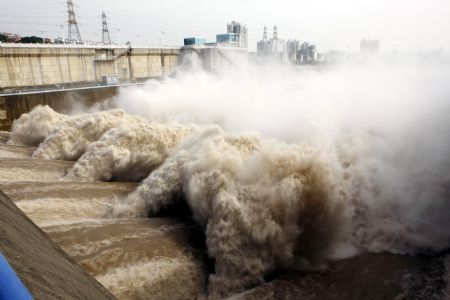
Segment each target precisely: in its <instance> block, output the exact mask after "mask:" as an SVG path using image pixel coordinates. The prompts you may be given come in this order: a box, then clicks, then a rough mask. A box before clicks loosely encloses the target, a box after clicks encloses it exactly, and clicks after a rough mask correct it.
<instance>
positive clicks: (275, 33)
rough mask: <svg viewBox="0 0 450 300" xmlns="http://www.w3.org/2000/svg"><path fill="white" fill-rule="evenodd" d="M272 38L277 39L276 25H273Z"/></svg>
mask: <svg viewBox="0 0 450 300" xmlns="http://www.w3.org/2000/svg"><path fill="white" fill-rule="evenodd" d="M273 39H274V40H278V28H277V25H275V26H274V27H273Z"/></svg>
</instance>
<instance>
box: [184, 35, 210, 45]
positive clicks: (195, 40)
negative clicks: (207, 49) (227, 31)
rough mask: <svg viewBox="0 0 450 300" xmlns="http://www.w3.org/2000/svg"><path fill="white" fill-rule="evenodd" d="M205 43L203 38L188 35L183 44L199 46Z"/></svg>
mask: <svg viewBox="0 0 450 300" xmlns="http://www.w3.org/2000/svg"><path fill="white" fill-rule="evenodd" d="M204 44H206V39H205V38H198V37H189V38H185V39H184V45H185V46H200V45H204Z"/></svg>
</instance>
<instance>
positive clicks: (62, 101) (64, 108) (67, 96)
mask: <svg viewBox="0 0 450 300" xmlns="http://www.w3.org/2000/svg"><path fill="white" fill-rule="evenodd" d="M117 91H118V87H115V86H112V87H102V88H92V89H85V90H77V91H59V92H51V93H40V94H29V95H14V96H3V97H0V100H1V101H2V102H3V103H4V109H5V111H6V120H5V121H4V122H6V123H7V124H6V125H5V126H4V128H5V129H6V130H10V128H9V127H8V126H7V125H9V124H11V123H12V121H14V119H18V118H19V117H20V116H21V115H22V114H23V113H28V112H30V111H31V110H32V109H33V108H34V107H35V106H37V105H48V106H50V107H51V108H53V109H54V110H56V111H57V112H68V111H70V109H71V108H73V107H74V106H78V107H90V106H92V105H93V104H95V103H98V102H101V101H103V100H106V99H108V98H111V97H113V96H115V95H116V94H117Z"/></svg>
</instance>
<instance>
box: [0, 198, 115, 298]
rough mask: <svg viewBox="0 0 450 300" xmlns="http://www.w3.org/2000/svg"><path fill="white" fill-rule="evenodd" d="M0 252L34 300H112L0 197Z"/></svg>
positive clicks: (9, 203)
mask: <svg viewBox="0 0 450 300" xmlns="http://www.w3.org/2000/svg"><path fill="white" fill-rule="evenodd" d="M0 215H1V218H0V250H1V252H2V253H3V255H4V256H5V257H6V258H7V259H8V261H9V263H10V265H11V266H12V268H13V269H14V270H15V271H16V272H17V274H18V275H19V277H20V279H21V280H22V281H23V283H24V284H25V286H26V287H27V288H28V289H29V291H30V292H31V294H32V295H33V297H34V298H35V299H43V300H48V299H114V296H112V295H111V294H110V293H109V292H108V291H107V290H106V289H105V288H104V287H103V286H102V285H100V284H99V283H98V282H97V281H96V280H95V279H94V278H92V277H91V276H89V275H88V274H87V273H85V271H83V270H82V269H81V268H80V267H79V266H78V265H77V264H75V263H74V262H73V261H72V260H71V259H70V258H69V257H68V255H67V254H66V253H64V251H62V250H61V249H60V248H59V247H58V246H57V245H56V244H55V243H54V242H52V241H51V240H50V239H49V238H48V237H47V235H46V234H45V233H43V232H42V231H41V230H40V229H39V228H38V227H37V226H36V225H34V224H33V223H32V222H31V221H30V220H29V219H28V218H27V217H26V216H25V214H24V213H22V212H21V211H20V210H19V209H18V208H17V207H16V206H15V205H14V204H13V203H12V202H11V201H10V200H9V199H8V197H6V196H5V195H4V194H3V193H0Z"/></svg>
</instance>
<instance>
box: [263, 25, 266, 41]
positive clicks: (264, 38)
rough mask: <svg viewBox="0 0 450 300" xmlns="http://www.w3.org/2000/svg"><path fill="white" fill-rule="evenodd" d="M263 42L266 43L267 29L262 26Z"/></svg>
mask: <svg viewBox="0 0 450 300" xmlns="http://www.w3.org/2000/svg"><path fill="white" fill-rule="evenodd" d="M263 41H267V27H266V26H264V33H263Z"/></svg>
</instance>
